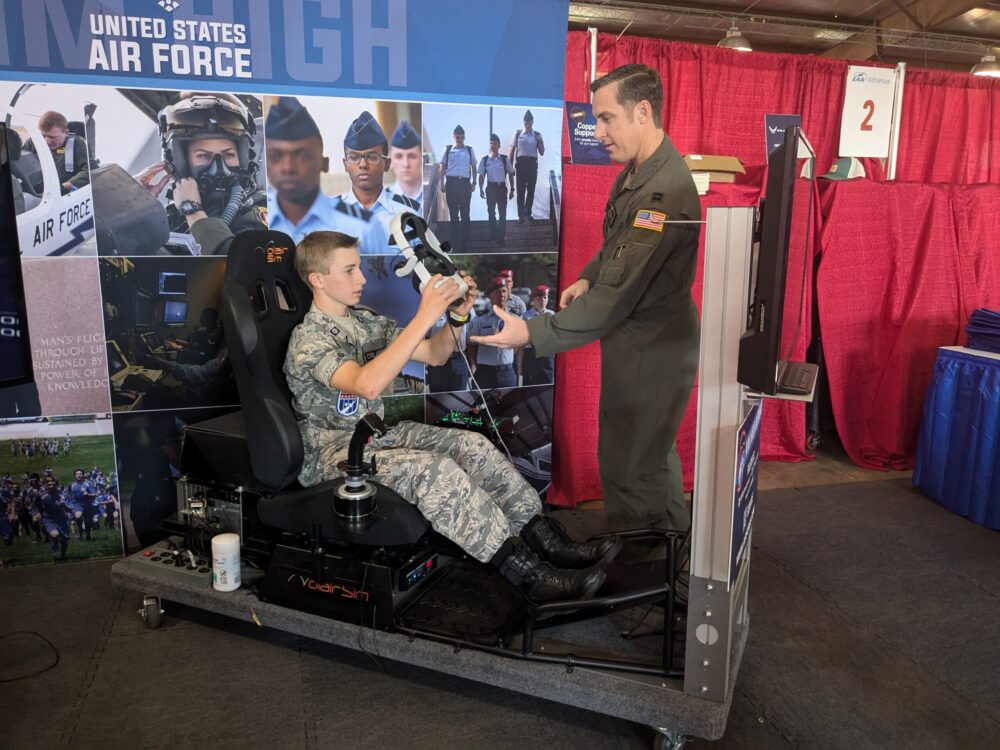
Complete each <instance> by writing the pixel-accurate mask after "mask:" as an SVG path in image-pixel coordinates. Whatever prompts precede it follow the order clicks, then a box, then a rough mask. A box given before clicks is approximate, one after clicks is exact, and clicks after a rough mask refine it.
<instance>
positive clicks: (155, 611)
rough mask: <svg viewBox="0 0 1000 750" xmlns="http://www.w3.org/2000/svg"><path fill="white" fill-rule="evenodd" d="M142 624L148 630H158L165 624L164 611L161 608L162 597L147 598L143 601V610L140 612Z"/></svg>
mask: <svg viewBox="0 0 1000 750" xmlns="http://www.w3.org/2000/svg"><path fill="white" fill-rule="evenodd" d="M139 615H140V616H141V617H142V622H143V624H144V625H145V626H146V628H147V629H148V630H156V628H158V627H160V625H162V624H163V609H162V608H161V607H160V597H158V596H146V597H143V599H142V609H140V610H139Z"/></svg>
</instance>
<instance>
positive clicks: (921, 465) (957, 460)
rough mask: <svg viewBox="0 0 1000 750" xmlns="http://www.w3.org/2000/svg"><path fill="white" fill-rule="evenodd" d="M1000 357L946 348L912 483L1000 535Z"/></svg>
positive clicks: (935, 378) (938, 367)
mask: <svg viewBox="0 0 1000 750" xmlns="http://www.w3.org/2000/svg"><path fill="white" fill-rule="evenodd" d="M998 453H1000V354H993V353H991V352H984V351H979V350H975V349H966V348H965V347H961V346H946V347H942V348H941V349H939V350H938V358H937V362H935V364H934V375H933V377H932V378H931V384H930V387H929V388H928V389H927V398H926V400H925V401H924V416H923V423H922V424H921V427H920V443H919V445H918V447H917V460H916V466H915V467H914V470H913V483H914V484H915V485H917V486H918V487H919V488H920V489H921V490H923V491H924V492H926V493H927V494H928V495H930V496H931V497H932V498H934V499H935V500H937V501H938V502H939V503H941V504H942V505H943V506H944V507H946V508H948V510H950V511H952V512H953V513H957V514H958V515H960V516H965V517H966V518H968V519H969V520H970V521H973V522H974V523H978V524H981V525H983V526H988V527H989V528H991V529H1000V455H998Z"/></svg>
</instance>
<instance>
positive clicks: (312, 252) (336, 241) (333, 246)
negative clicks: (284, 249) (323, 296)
mask: <svg viewBox="0 0 1000 750" xmlns="http://www.w3.org/2000/svg"><path fill="white" fill-rule="evenodd" d="M357 246H358V238H357V237H352V236H351V235H349V234H344V233H343V232H329V231H318V232H310V233H309V234H307V235H306V236H305V237H304V238H303V239H302V242H300V243H299V244H298V247H296V248H295V270H296V271H297V272H298V274H299V276H301V277H302V280H303V281H304V282H305V283H306V284H309V274H311V273H323V274H326V273H329V272H330V256H332V255H333V253H334V251H336V250H339V249H340V248H343V247H353V248H356V247H357ZM310 286H311V285H310Z"/></svg>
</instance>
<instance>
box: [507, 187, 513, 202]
mask: <svg viewBox="0 0 1000 750" xmlns="http://www.w3.org/2000/svg"><path fill="white" fill-rule="evenodd" d="M513 197H514V188H511V189H510V194H509V195H508V196H507V200H510V199H511V198H513Z"/></svg>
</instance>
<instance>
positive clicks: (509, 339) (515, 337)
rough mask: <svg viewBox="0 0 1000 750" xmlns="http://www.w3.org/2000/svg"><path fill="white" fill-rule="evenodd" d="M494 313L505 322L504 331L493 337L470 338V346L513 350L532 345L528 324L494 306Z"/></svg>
mask: <svg viewBox="0 0 1000 750" xmlns="http://www.w3.org/2000/svg"><path fill="white" fill-rule="evenodd" d="M493 312H495V313H496V315H497V317H498V318H500V320H502V321H503V330H502V331H500V332H499V333H494V334H493V335H492V336H469V343H470V344H486V345H487V346H496V347H499V348H500V349H513V348H515V347H518V346H524V345H525V344H528V343H531V336H530V334H529V333H528V324H527V323H525V322H524V321H523V320H521V319H520V318H518V317H517V316H515V315H511V314H510V313H509V312H507V311H506V310H501V309H500V308H499V307H497V306H496V305H493Z"/></svg>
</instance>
